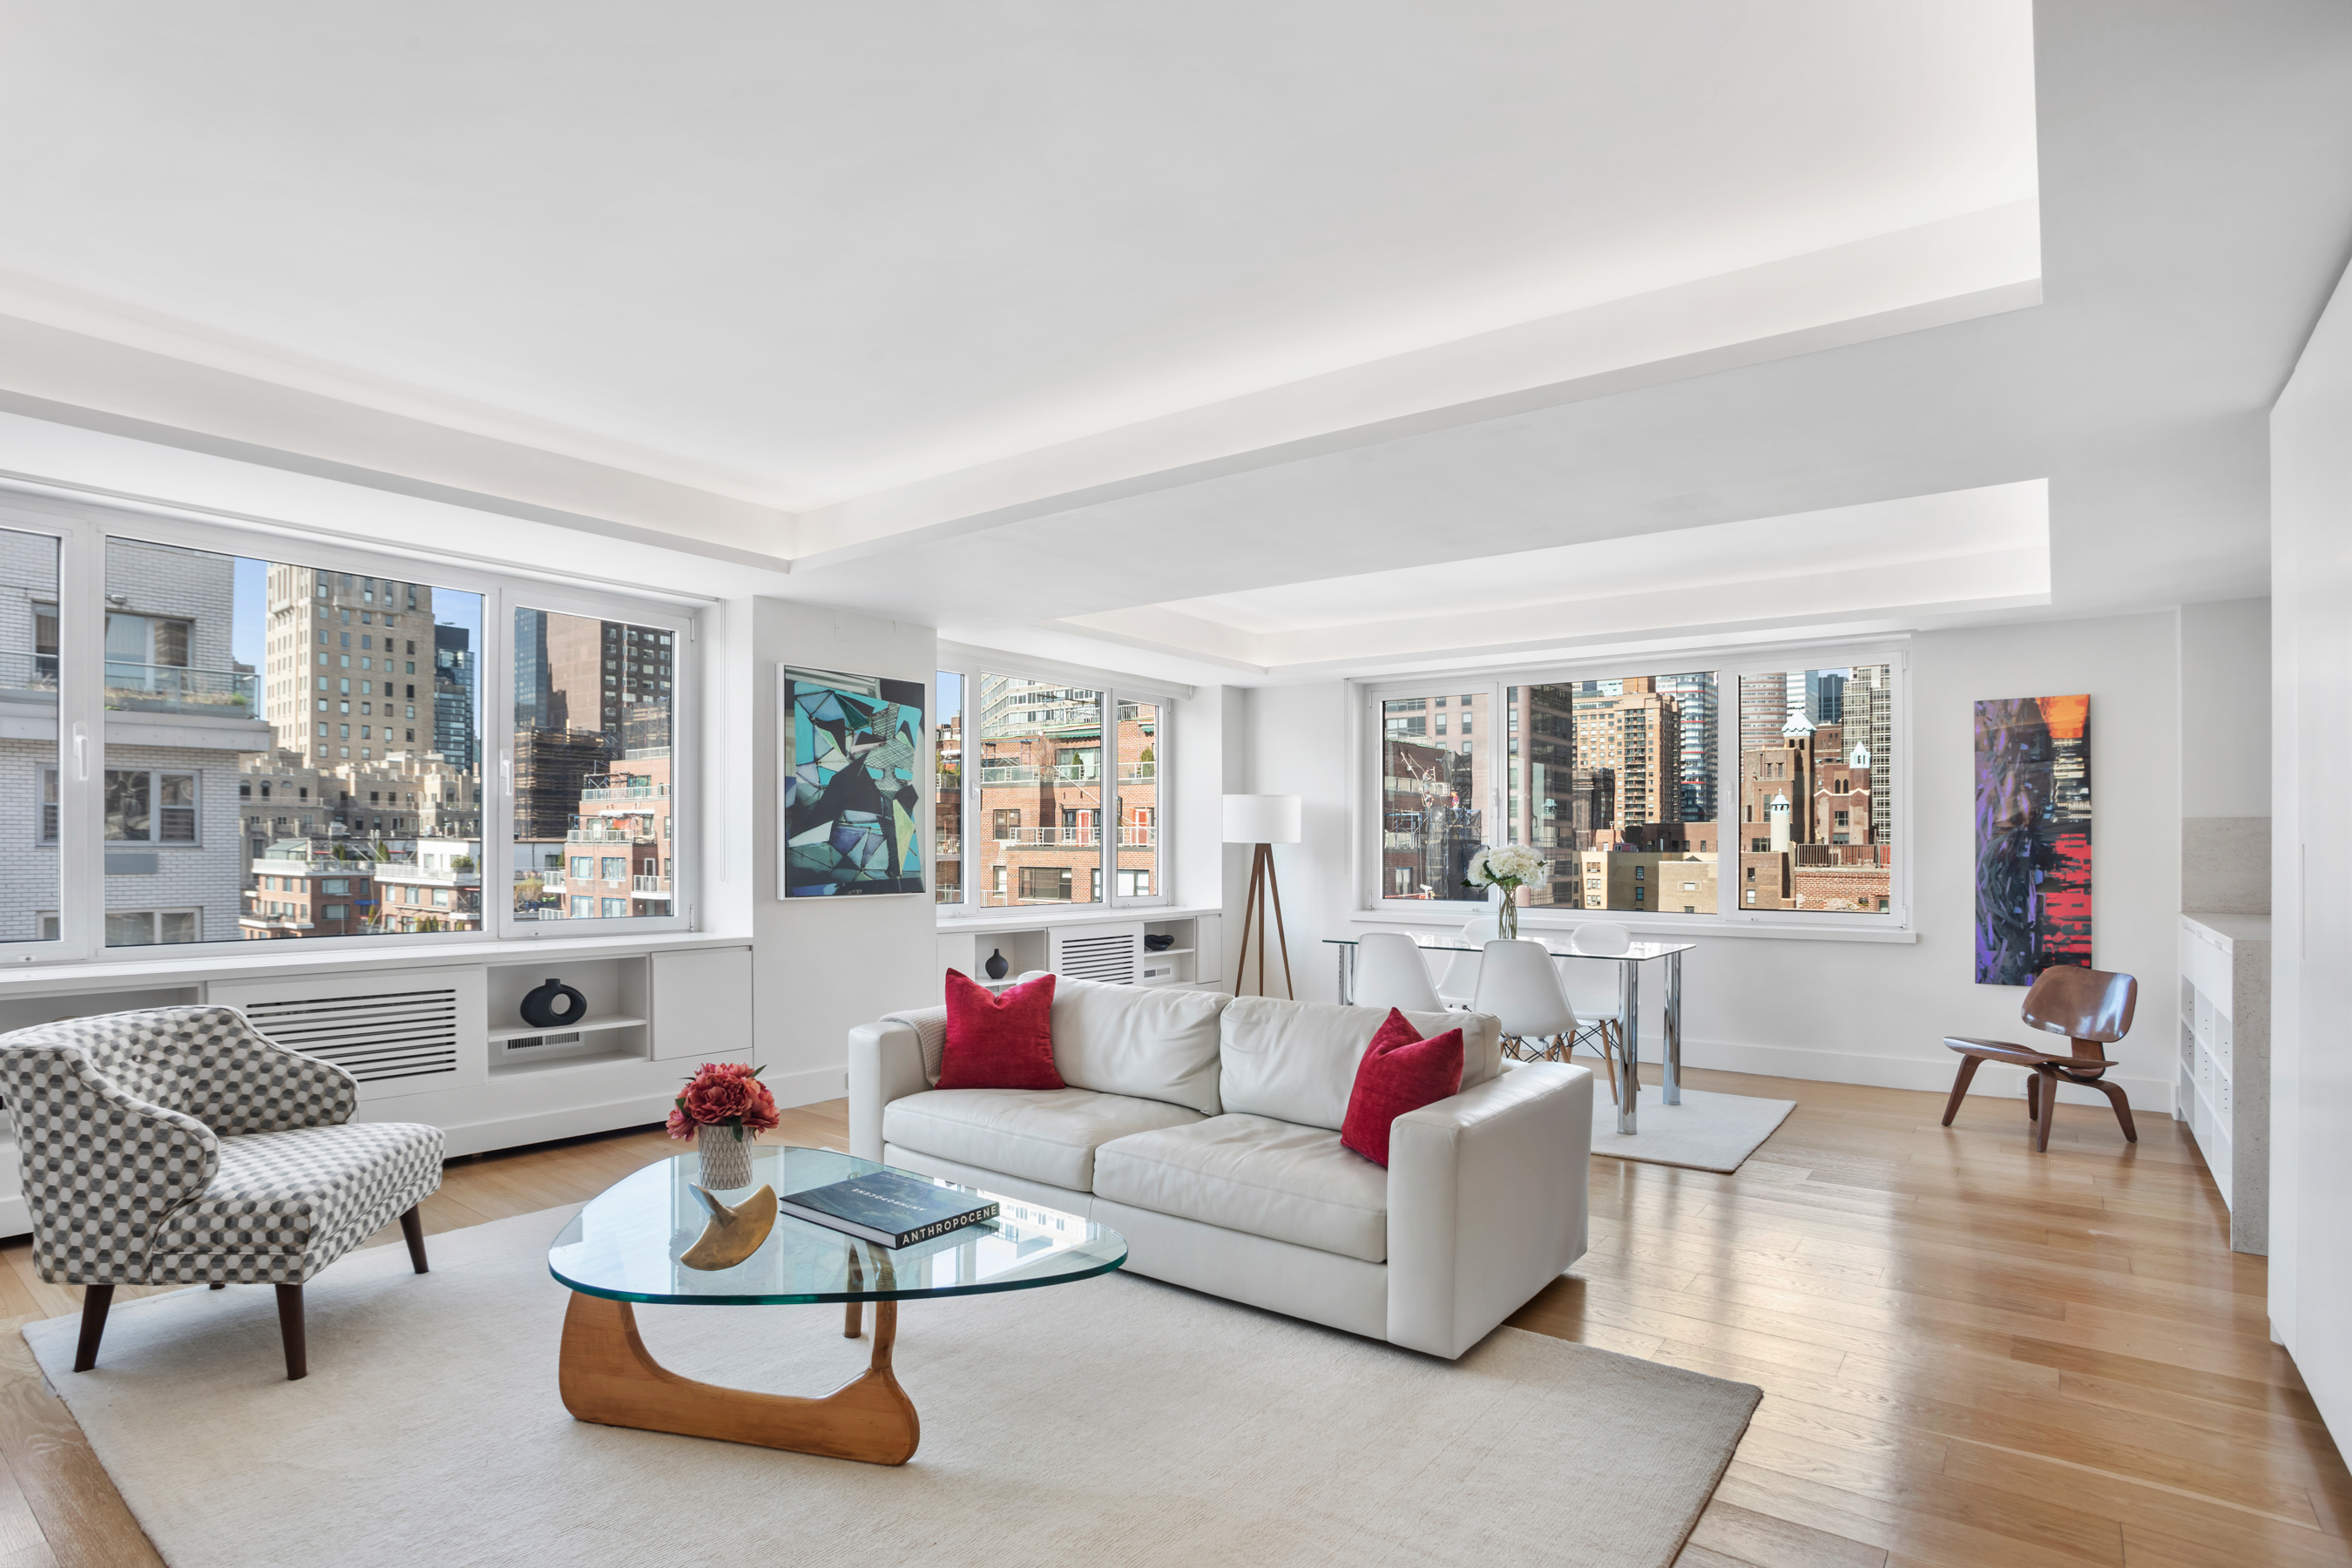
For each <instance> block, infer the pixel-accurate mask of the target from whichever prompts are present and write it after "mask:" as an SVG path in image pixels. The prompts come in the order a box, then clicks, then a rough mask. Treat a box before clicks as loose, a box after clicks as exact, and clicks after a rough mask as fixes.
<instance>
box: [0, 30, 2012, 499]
mask: <svg viewBox="0 0 2352 1568" xmlns="http://www.w3.org/2000/svg"><path fill="white" fill-rule="evenodd" d="M9 9H10V12H11V16H10V19H9V26H8V37H9V39H10V47H9V48H8V49H7V51H6V52H5V55H0V140H5V143H6V144H7V145H8V146H9V147H11V148H12V149H13V150H14V151H13V153H12V156H11V158H10V160H9V173H8V174H7V175H6V176H5V184H6V197H7V199H6V200H5V202H0V273H5V274H6V275H7V276H8V278H9V279H10V280H11V282H12V283H13V286H14V290H15V294H14V300H13V308H14V309H15V310H16V313H19V314H35V315H37V316H38V317H41V318H46V319H50V320H53V321H59V322H62V323H65V324H69V325H76V326H80V327H83V328H86V329H88V328H99V329H101V330H110V331H112V332H113V333H115V334H116V335H118V336H120V337H121V338H123V339H125V340H127V341H134V342H152V343H160V342H165V341H167V340H166V339H165V338H164V337H163V335H161V334H166V333H168V334H170V335H171V337H170V340H169V341H171V342H172V347H173V349H175V350H176V351H178V352H179V353H183V354H193V355H209V356H210V357H213V358H215V360H216V361H218V362H219V363H225V364H229V365H230V366H231V367H232V368H238V369H244V370H247V371H249V372H253V373H256V374H262V375H264V376H265V378H268V377H270V376H272V375H273V374H276V375H283V376H303V377H308V378H312V379H313V380H314V382H315V384H320V385H326V384H331V383H340V386H339V387H338V390H341V391H342V392H344V393H346V394H347V395H352V396H354V397H356V398H358V399H360V400H362V401H370V400H373V401H377V402H379V403H383V404H385V405H393V406H397V407H398V408H400V409H401V410H403V411H405V412H411V413H418V414H421V415H422V416H425V417H428V418H431V417H436V416H438V417H440V418H441V419H443V420H444V421H446V422H454V423H457V424H458V425H459V426H460V427H467V426H468V425H471V426H474V427H477V428H480V429H483V430H485V431H487V432H488V433H492V434H499V435H505V436H508V437H511V438H516V439H521V440H524V441H527V442H528V441H530V440H533V439H534V438H537V439H545V440H561V441H562V443H563V444H564V445H565V446H566V447H570V448H571V449H572V450H573V451H574V452H576V453H579V454H581V455H583V456H591V457H594V458H598V459H599V460H602V461H607V462H611V463H613V464H614V465H615V466H618V467H622V468H639V467H641V468H645V469H646V471H649V472H657V473H662V474H665V475H667V476H668V477H671V478H677V479H686V480H688V482H693V483H699V484H705V485H709V486H713V487H716V488H719V489H724V490H727V491H730V492H731V493H735V494H739V495H742V496H746V497H750V498H752V499H756V500H763V501H767V502H771V503H772V504H775V505H777V506H780V507H783V508H787V509H790V510H802V509H804V508H807V507H812V506H815V505H820V504H823V503H824V502H828V501H839V500H846V499H850V498H855V497H860V496H866V495H869V494H872V493H873V492H876V491H877V490H883V489H890V488H892V487H895V486H898V485H903V484H905V483H908V481H911V480H914V479H923V478H927V477H931V476H935V475H939V474H942V473H946V472H949V471H951V470H956V469H961V468H969V467H971V466H973V465H976V464H980V463H983V462H987V461H990V460H994V459H1001V458H1007V457H1011V456H1013V455H1016V454H1020V453H1024V452H1029V451H1034V450H1035V449H1038V448H1040V447H1051V446H1054V445H1056V444H1059V443H1062V442H1066V441H1068V440H1070V439H1072V438H1075V437H1084V436H1088V435H1094V434H1098V433H1100V432H1103V431H1106V430H1111V429H1116V428H1119V427H1123V426H1130V425H1134V424H1137V423H1139V422H1140V421H1144V420H1148V419H1151V418H1154V417H1158V416H1167V415H1170V414H1173V413H1177V412H1181V411H1182V410H1186V409H1192V408H1196V407H1200V406H1202V405H1208V404H1214V403H1219V402H1223V401H1225V400H1228V399H1231V398H1234V397H1236V396H1239V395H1246V394H1249V393H1254V392H1258V391H1262V390H1264V389H1265V388H1268V387H1273V386H1278V385H1284V384H1290V383H1294V382H1297V381H1301V380H1304V379H1307V378H1309V377H1313V376H1317V375H1321V374H1328V373H1330V372H1333V371H1337V370H1341V369H1344V368H1346V367H1349V366H1354V365H1359V364H1363V363H1368V362H1370V361H1375V360H1380V359H1384V358H1388V357H1391V356H1393V355H1396V354H1400V353H1407V352H1409V351H1412V350H1417V349H1424V348H1428V347H1430V346H1432V345H1435V344H1441V343H1448V342H1454V341H1456V340H1459V339H1463V338H1465V337H1470V336H1473V335H1475V334H1480V333H1485V332H1490V331H1496V330H1497V329H1503V328H1507V327H1511V326H1514V325H1517V324H1519V323H1523V322H1528V321H1538V320H1540V319H1543V318H1547V317H1551V316H1555V315H1559V314H1560V313H1562V312H1567V311H1572V310H1580V309H1582V308H1586V307H1591V306H1593V305H1595V304H1599V303H1601V302H1603V301H1608V300H1619V299H1623V298H1626V297H1629V296H1634V295H1640V294H1645V293H1649V292H1652V291H1654V290H1656V289H1662V288H1665V287H1669V286H1673V285H1679V284H1687V283H1691V282H1694V281H1696V280H1699V279H1708V278H1713V277H1716V276H1718V275H1720V274H1725V273H1730V272H1737V271H1740V270H1743V269H1746V268H1754V267H1757V266H1759V265H1760V264H1764V263H1769V262H1773V261H1778V260H1781V259H1784V258H1792V257H1798V256H1803V255H1808V254H1810V253H1813V252H1817V251H1822V250H1824V249H1829V248H1832V247H1841V246H1845V245H1848V244H1851V243H1853V242H1855V241H1861V240H1866V239H1869V238H1872V237H1877V236H1881V235H1886V234H1890V233H1894V232H1897V231H1901V230H1906V229H1912V228H1916V227H1919V226H1924V225H1929V224H1934V223H1937V222H1939V221H1942V220H1946V219H1950V218H1954V217H1958V216H1964V215H1969V214H1973V213H1979V212H1981V211H1983V210H1985V209H1988V208H1997V207H2001V206H2004V205H2010V204H2014V203H2018V202H2021V201H2024V200H2028V199H2030V198H2031V197H2032V195H2033V188H2034V178H2033V173H2034V172H2033V125H2032V58H2031V46H2030V40H2029V38H2028V23H2027V12H2026V7H2025V6H2024V5H2023V4H2022V3H2021V0H2000V3H1976V4H1971V5H1960V6H1955V5H1949V4H1948V3H1946V0H1909V3H1890V0H1848V3H1837V4H1824V3H1812V4H1807V5H1798V6H1790V7H1759V6H1756V5H1752V4H1749V3H1748V0H1687V3H1685V4H1678V5H1675V6H1671V7H1664V6H1661V7H1652V6H1626V5H1619V4H1616V3H1614V0H1586V3H1581V4H1561V3H1559V0H1542V3H1537V4H1515V5H1487V6H1478V7H1459V8H1450V9H1449V8H1443V7H1430V6H1426V5H1370V6H1367V5H1355V4H1349V5H1287V6H1271V7H1269V6H1263V5H1231V4H1227V5H1188V6H1154V7H1145V6H1128V7H1112V8H1105V7H1076V8H1072V7H1066V6H1036V5H994V4H989V5H941V6H924V7H919V8H907V7H900V6H887V5H885V6H839V5H807V4H796V5H757V6H754V5H722V6H717V7H707V8H706V7H691V8H685V9H679V10H672V11H667V12H663V13H661V14H660V17H659V24H658V26H648V25H647V24H648V20H649V18H651V17H652V16H654V14H653V13H648V12H646V11H644V10H643V9H641V8H639V7H635V6H618V5H588V6H580V5H551V4H520V5H497V6H479V5H446V4H443V5H432V4H426V5H409V6H403V7H399V8H396V9H395V10H393V11H383V10H380V9H376V8H363V7H348V6H318V5H294V4H277V5H268V4H265V5H236V6H229V5H186V6H172V7H165V8H163V9H160V10H159V9H157V8H155V7H153V6H151V5H136V4H131V5H125V4H107V3H102V0H91V3H86V4H77V5H66V6H57V5H13V6H11V7H10V8H9ZM110 316H111V317H114V318H117V320H115V321H111V322H110V321H107V320H106V318H108V317H110Z"/></svg>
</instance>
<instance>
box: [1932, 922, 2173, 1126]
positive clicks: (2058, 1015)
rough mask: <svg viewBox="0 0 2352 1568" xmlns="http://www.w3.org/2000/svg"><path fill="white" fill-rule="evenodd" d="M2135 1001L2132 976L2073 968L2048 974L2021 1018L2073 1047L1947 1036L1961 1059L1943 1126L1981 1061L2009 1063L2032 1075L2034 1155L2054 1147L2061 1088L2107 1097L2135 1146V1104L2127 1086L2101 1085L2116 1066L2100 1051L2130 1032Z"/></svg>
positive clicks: (2028, 1096) (2028, 1095)
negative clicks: (2053, 1126)
mask: <svg viewBox="0 0 2352 1568" xmlns="http://www.w3.org/2000/svg"><path fill="white" fill-rule="evenodd" d="M2138 1001H2139V982H2138V981H2137V980H2135V979H2133V978H2132V977H2131V976H2130V975H2128V974H2111V973H2107V972H2106V971H2105V970H2101V969H2077V968H2074V967H2073V966H2072V965H2058V966H2054V967H2053V968H2049V969H2045V970H2043V971H2042V973H2041V975H2040V976H2039V977H2038V978H2036V979H2035V980H2034V982H2033V984H2032V988H2031V989H2029V990H2028V991H2027V992H2026V993H2025V1005H2024V1007H2023V1008H2022V1009H2021V1010H2020V1015H2019V1016H2021V1017H2022V1018H2023V1019H2024V1020H2025V1026H2026V1027H2028V1028H2030V1029H2042V1030H2046V1031H2047V1032H2049V1033H2050V1034H2053V1035H2064V1036H2066V1037H2068V1040H2069V1043H2070V1048H2069V1049H2067V1050H2064V1051H2056V1050H2045V1049H2043V1048H2042V1047H2039V1046H2018V1045H2011V1044H2010V1043H2008V1042H2007V1041H2003V1040H1969V1039H1961V1038H1958V1037H1948V1038H1947V1039H1946V1040H1945V1041H1944V1044H1946V1045H1947V1046H1949V1047H1951V1048H1952V1049H1954V1050H1956V1051H1958V1052H1959V1053H1960V1075H1959V1077H1958V1078H1957V1079H1954V1080H1953V1082H1952V1098H1951V1100H1950V1102H1949V1103H1948V1104H1947V1105H1946V1106H1945V1107H1944V1125H1945V1126H1947V1127H1949V1126H1950V1125H1951V1124H1952V1118H1953V1117H1955V1116H1957V1115H1958V1114H1959V1110H1960V1101H1961V1100H1963V1099H1964V1098H1966V1096H1967V1095H1968V1092H1969V1079H1972V1078H1974V1077H1976V1075H1977V1068H1978V1066H1979V1064H1980V1063H1983V1062H1989V1061H1992V1062H2011V1063H2014V1064H2015V1065H2017V1066H2019V1067H2021V1068H2030V1069H2032V1073H2033V1076H2032V1078H2030V1079H2026V1080H2025V1114H2026V1115H2027V1116H2028V1117H2030V1118H2032V1121H2033V1122H2034V1124H2035V1125H2034V1134H2033V1146H2034V1148H2035V1149H2037V1150H2045V1151H2046V1150H2047V1149H2048V1148H2049V1147H2050V1122H2051V1120H2052V1118H2051V1116H2050V1115H2049V1112H2050V1111H2051V1110H2055V1109H2056V1107H2057V1104H2058V1086H2059V1085H2060V1084H2062V1083H2075V1084H2080V1085H2082V1086H2083V1087H2084V1089H2097V1090H2098V1091H2099V1092H2100V1093H2101V1094H2104V1095H2105V1096H2106V1097H2107V1100H2108V1102H2109V1103H2110V1104H2112V1105H2114V1107H2115V1108H2116V1121H2119V1122H2121V1123H2123V1129H2124V1137H2125V1138H2126V1140H2127V1141H2129V1142H2134V1143H2137V1142H2139V1130H2138V1129H2137V1128H2136V1127H2134V1126H2133V1125H2132V1113H2131V1101H2130V1100H2127V1099H2126V1098H2125V1097H2124V1091H2123V1086H2122V1085H2120V1084H2113V1083H2105V1082H2103V1081H2101V1075H2102V1074H2104V1073H2105V1071H2106V1070H2107V1069H2108V1068H2111V1067H2115V1066H2116V1065H2117V1064H2116V1063H2115V1062H2112V1061H2109V1060H2107V1059H2106V1053H2105V1051H2104V1050H2103V1049H2102V1048H2101V1047H2105V1046H2111V1045H2114V1044H2115V1043H2116V1041H2117V1040H2120V1039H2122V1038H2123V1037H2125V1036H2126V1035H2127V1034H2129V1033H2130V1032H2131V1026H2132V1009H2133V1008H2134V1007H2135V1006H2136V1005H2137V1004H2138Z"/></svg>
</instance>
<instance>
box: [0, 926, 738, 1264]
mask: <svg viewBox="0 0 2352 1568" xmlns="http://www.w3.org/2000/svg"><path fill="white" fill-rule="evenodd" d="M288 945H289V946H291V945H292V944H290V943H289V944H288ZM238 957H239V958H240V959H241V960H244V962H242V963H239V964H238V965H237V967H236V970H235V971H233V972H231V973H226V974H223V975H221V976H219V977H217V978H212V977H204V978H197V977H193V976H191V977H185V978H179V977H176V976H175V978H178V983H177V984H156V983H153V982H152V978H150V979H149V980H146V981H143V982H142V979H141V978H140V977H138V976H136V975H135V974H134V973H124V974H123V975H122V977H121V980H120V981H115V982H112V983H110V976H108V975H105V974H103V973H90V972H89V971H88V970H84V971H83V972H82V973H79V974H77V975H76V976H74V977H73V978H72V979H71V980H70V982H68V983H62V984H59V985H58V988H57V989H47V988H45V987H43V986H42V985H41V984H38V981H37V977H34V976H25V977H24V978H23V979H22V980H17V981H16V983H15V984H10V985H8V986H7V987H6V988H5V989H0V1032H5V1031H6V1030H10V1029H18V1028H23V1027H26V1026H28V1025H33V1024H40V1023H47V1022H50V1021H52V1020H55V1019H58V1018H76V1017H87V1016H92V1015H95V1014H100V1013H116V1012H125V1011H129V1010H131V1009H133V1008H140V1007H163V1006H173V1005H184V1004H191V1003H199V1002H215V1003H221V1004H224V1005H228V1006H233V1007H236V1008H238V1009H240V1010H242V1011H243V1012H244V1013H245V1015H246V1016H247V1017H248V1018H250V1019H251V1020H252V1021H253V1023H254V1025H255V1026H257V1027H258V1028H259V1029H260V1030H261V1031H262V1032H263V1033H265V1034H267V1035H268V1036H269V1037H271V1038H272V1039H275V1040H278V1042H280V1043H281V1044H284V1045H286V1046H289V1047H292V1048H293V1049H295V1050H299V1051H302V1052H305V1053H307V1054H309V1055H311V1056H316V1057H322V1058H326V1059H327V1060H329V1061H332V1062H334V1063H336V1064H337V1065H338V1066H340V1067H341V1068H344V1069H345V1070H346V1071H348V1072H349V1073H351V1074H352V1077H353V1078H355V1079H358V1080H359V1086H360V1108H359V1120H360V1121H424V1122H428V1123H430V1124H432V1125H434V1126H436V1127H438V1128H440V1129H441V1130H442V1132H443V1134H444V1135H445V1136H446V1139H447V1141H448V1148H449V1152H450V1153H451V1154H452V1155H457V1154H476V1153H481V1152H485V1151H488V1150H492V1149H508V1148H513V1147H515V1146H516V1145H518V1144H523V1143H537V1142H545V1141H546V1140H548V1139H551V1138H573V1137H578V1136H581V1135H582V1134H583V1133H590V1132H604V1131H612V1130H613V1129H614V1128H620V1127H635V1126H642V1125H645V1124H646V1123H649V1122H655V1121H661V1120H662V1119H663V1118H664V1117H665V1116H667V1114H668V1113H669V1109H670V1102H671V1100H672V1099H673V1098H674V1097H675V1096H676V1095H677V1087H678V1084H679V1082H680V1081H681V1080H682V1079H684V1078H685V1077H686V1075H687V1074H688V1072H690V1071H691V1070H692V1069H693V1064H694V1063H695V1062H697V1061H752V1062H756V1061H757V1060H758V1057H757V1055H756V1054H755V1050H754V1045H753V1040H752V1036H751V1006H752V1000H751V947H750V946H749V945H748V944H746V943H730V942H709V941H705V942H698V943H695V944H692V945H680V944H667V945H663V946H658V947H649V948H644V949H639V950H636V951H634V952H633V951H630V950H629V949H627V948H626V947H625V946H619V945H617V944H616V945H612V946H607V945H604V944H599V945H598V946H597V947H595V948H594V949H593V950H591V951H586V952H582V951H579V950H572V951H570V952H558V951H552V950H551V951H547V952H534V953H529V954H513V953H511V952H499V954H498V955H497V958H496V960H495V962H492V961H484V960H474V961H469V962H464V963H434V962H431V961H429V960H422V959H419V958H416V957H412V956H410V955H408V954H405V953H404V954H399V955H397V956H394V955H393V954H390V953H387V952H385V951H384V950H383V949H377V950H375V951H373V952H371V953H369V954H367V955H366V958H365V960H364V961H363V962H352V963H320V962H319V960H318V958H317V957H315V956H313V955H312V954H309V953H303V954H300V955H299V956H298V957H297V958H296V959H294V960H292V961H290V962H288V963H284V964H283V965H282V966H279V965H273V964H270V963H254V962H253V961H252V960H251V959H250V958H248V957H247V955H245V954H239V955H238ZM353 957H354V959H355V960H356V959H357V958H358V957H359V955H353ZM181 963H182V965H183V966H184V965H185V961H181ZM224 967H225V968H226V965H224ZM12 978H13V977H12ZM550 978H554V979H557V980H561V981H562V983H563V984H566V985H569V986H571V987H572V988H573V989H574V990H576V991H578V992H579V993H580V994H581V995H582V996H583V998H584V999H585V1001H586V1004H587V1005H586V1007H585V1009H584V1011H583V1016H582V1017H581V1018H580V1020H579V1021H578V1022H577V1023H574V1024H571V1025H568V1026H565V1027H563V1028H562V1029H545V1028H537V1027H533V1026H530V1025H529V1024H526V1023H525V1022H524V1021H523V1018H522V1013H521V1004H522V998H523V997H524V995H525V994H528V993H529V992H530V991H531V990H532V989H533V988H534V987H536V986H538V985H540V984H542V983H544V982H545V981H547V980H548V979H550ZM20 1183H21V1174H20V1171H19V1167H18V1162H17V1159H16V1149H15V1147H14V1145H13V1142H11V1141H10V1140H9V1135H8V1130H7V1128H6V1125H5V1122H0V1236H16V1235H21V1234H23V1233H24V1232H25V1231H26V1229H28V1228H29V1227H30V1223H31V1222H30V1220H29V1219H28V1218H27V1217H26V1213H25V1205H24V1202H23V1199H22V1195H21V1194H22V1188H21V1185H20Z"/></svg>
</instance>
